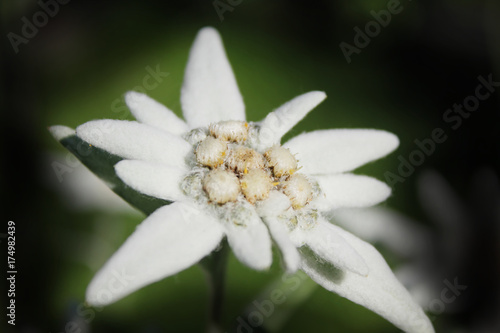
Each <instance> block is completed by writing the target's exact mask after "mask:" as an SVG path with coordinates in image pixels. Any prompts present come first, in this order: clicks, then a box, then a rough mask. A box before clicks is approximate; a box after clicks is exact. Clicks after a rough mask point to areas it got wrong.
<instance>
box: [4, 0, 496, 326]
mask: <svg viewBox="0 0 500 333" xmlns="http://www.w3.org/2000/svg"><path fill="white" fill-rule="evenodd" d="M389 2H391V1H385V0H371V1H362V0H336V1H314V2H305V1H284V0H281V1H279V0H278V1H260V0H242V1H232V2H231V1H225V0H221V1H215V2H214V1H201V0H200V1H163V2H161V1H130V0H125V1H120V2H114V1H108V2H84V1H77V0H73V1H70V2H68V3H67V4H60V5H59V8H58V12H57V13H56V14H55V15H53V17H50V18H49V19H48V21H47V24H44V25H43V26H42V27H40V28H38V32H37V33H36V34H34V36H33V37H31V38H27V39H26V40H27V41H26V42H23V43H21V44H19V45H17V47H18V52H17V53H16V52H15V51H14V49H15V48H14V47H13V46H12V43H11V39H9V37H8V36H9V33H15V34H17V35H22V29H23V24H24V22H23V21H22V18H23V17H26V18H27V19H28V20H29V21H32V18H33V15H36V13H38V12H40V11H42V10H43V8H42V5H41V4H40V3H38V2H36V1H29V0H25V1H2V3H1V7H2V11H1V15H2V22H3V23H2V29H3V33H2V34H3V36H4V37H3V44H2V51H1V53H0V54H1V59H2V95H1V102H2V115H3V120H2V122H1V123H2V134H3V145H2V147H1V149H2V155H1V156H2V163H1V169H2V175H3V177H2V186H1V188H2V192H3V193H2V196H3V198H4V200H2V203H3V205H4V206H3V209H2V216H3V221H8V220H14V221H16V223H17V237H16V239H17V244H16V247H17V252H16V258H17V261H18V267H19V268H18V270H19V272H20V273H19V275H18V285H17V289H18V293H17V297H16V302H17V305H18V307H17V325H16V327H15V330H14V331H16V332H65V331H66V332H73V329H74V328H71V327H69V328H68V327H67V323H68V322H71V321H74V322H76V323H78V329H81V332H167V331H169V332H199V331H203V329H204V325H205V324H204V321H205V318H206V309H205V307H206V302H207V288H206V284H205V280H204V276H203V274H202V271H201V270H200V268H199V267H197V266H195V267H192V268H190V269H188V270H186V271H184V272H182V273H180V274H178V275H177V276H174V277H170V278H168V279H165V280H163V281H161V282H158V283H156V284H153V285H151V286H148V287H146V288H143V289H141V290H140V291H139V292H136V293H133V294H132V295H130V296H128V297H127V298H125V299H123V300H121V301H119V302H117V303H115V304H113V305H111V306H108V307H106V308H105V309H103V310H96V309H91V308H88V307H86V306H85V305H84V303H83V301H84V293H85V288H86V286H87V284H88V282H89V281H90V279H91V278H92V276H93V274H94V273H95V272H96V270H97V269H99V268H100V267H101V265H102V264H104V262H105V261H106V260H107V258H109V256H110V255H111V254H112V253H113V252H114V251H115V250H116V249H117V248H118V247H119V246H120V244H122V242H123V241H124V240H125V239H126V238H127V236H128V235H130V233H131V232H132V231H133V230H134V228H135V226H136V225H137V224H138V223H140V222H141V221H142V219H143V216H142V215H140V214H139V213H130V211H121V210H120V209H106V207H97V206H95V207H93V206H92V205H89V206H86V207H80V208H79V209H76V208H75V206H74V205H72V204H69V203H68V196H70V195H69V194H68V193H66V192H61V187H63V186H64V184H66V182H69V181H70V180H69V179H70V178H71V177H72V176H73V173H72V171H69V172H67V173H64V174H63V175H62V179H63V180H62V183H60V182H59V181H58V179H57V176H56V174H55V171H54V170H53V162H54V161H60V162H61V163H63V164H64V165H69V164H70V162H69V161H72V160H71V159H70V157H67V153H66V152H65V151H64V149H63V148H62V146H60V145H59V144H58V143H57V142H56V141H55V140H54V139H53V138H52V137H51V136H50V134H49V132H48V131H47V127H48V126H50V125H55V124H62V125H66V126H70V127H73V128H74V127H76V126H77V125H79V124H82V123H84V122H86V121H88V120H91V119H97V118H113V119H132V118H131V115H130V113H129V112H128V111H127V110H126V108H125V107H124V105H125V104H124V102H123V94H124V93H125V92H126V91H128V90H138V89H139V90H140V89H141V88H144V85H143V79H144V77H145V76H146V75H147V74H148V70H147V68H148V67H150V68H153V69H154V68H156V67H157V66H159V68H160V69H161V71H163V72H168V73H169V75H168V76H167V77H166V78H164V79H163V81H162V82H158V85H157V87H155V88H154V89H150V90H147V91H146V93H147V94H148V95H149V96H151V97H153V98H155V99H156V100H158V101H160V102H162V103H164V104H165V105H167V106H168V107H169V108H171V109H172V110H174V111H175V112H176V113H177V114H178V115H181V108H180V102H179V95H180V87H181V84H182V80H183V71H184V67H185V64H186V61H187V56H188V52H189V48H190V45H191V43H192V41H193V39H194V37H195V35H196V33H197V31H198V30H199V29H200V28H202V27H204V26H207V25H209V26H213V27H215V28H216V29H218V30H219V32H220V33H221V35H222V38H223V41H224V44H225V47H226V51H227V54H228V57H229V60H230V62H231V64H232V67H233V70H234V72H235V74H236V78H237V81H238V84H239V87H240V90H241V92H242V94H243V97H244V101H245V104H246V108H247V119H249V120H251V121H257V120H260V119H262V118H263V117H264V116H265V115H266V114H267V113H268V112H270V111H271V110H273V109H274V108H276V107H278V106H279V105H281V104H282V103H284V102H286V101H288V100H290V99H291V98H293V97H295V96H297V95H299V94H301V93H304V92H307V91H310V90H322V91H325V92H326V93H327V95H328V98H327V100H326V101H325V102H323V103H322V104H321V105H319V106H318V107H317V108H316V109H315V110H314V111H313V112H312V113H311V114H310V115H309V116H308V117H307V118H306V119H305V120H303V121H302V122H301V123H300V124H299V125H298V126H297V127H295V128H294V129H293V130H292V131H291V132H290V133H288V135H287V138H289V137H292V136H294V135H296V134H298V133H301V132H303V131H312V130H316V129H326V128H378V129H385V130H387V131H390V132H393V133H395V134H397V135H398V136H399V138H400V141H401V145H400V147H399V148H398V150H397V151H396V153H393V154H392V155H390V156H389V157H387V158H385V159H383V160H380V161H377V162H376V163H373V164H369V165H367V166H365V167H363V168H361V169H359V170H358V171H357V173H363V174H369V175H372V176H374V177H376V178H378V179H381V180H385V176H384V174H385V173H386V171H391V172H394V173H397V168H398V164H399V163H400V162H399V160H398V156H400V155H401V156H403V157H405V158H408V155H409V154H410V153H411V152H412V151H413V150H414V149H415V148H416V146H415V144H414V143H413V141H414V140H415V139H419V140H421V139H424V138H428V137H429V136H430V133H431V132H432V130H433V129H435V128H437V127H441V128H443V129H445V132H446V133H447V135H448V140H447V141H446V142H445V143H443V144H440V145H438V146H437V148H436V153H435V154H433V155H431V156H429V157H428V158H426V160H425V162H424V163H423V165H421V166H419V167H417V168H416V171H415V173H413V174H412V175H411V176H410V177H408V178H406V180H405V182H404V183H397V184H396V185H395V186H394V188H393V196H392V197H391V198H390V199H389V200H388V202H387V203H385V204H384V205H386V206H390V207H393V208H395V209H397V210H399V211H400V212H403V213H404V214H406V215H408V216H411V217H413V218H415V219H417V220H420V221H422V223H423V224H425V225H427V226H429V227H430V228H433V226H432V224H431V223H430V222H429V221H428V219H427V218H426V216H425V215H424V213H423V211H422V209H421V207H420V205H419V203H418V198H417V194H416V181H417V178H418V175H419V173H420V172H421V171H423V170H425V169H430V168H431V169H435V170H437V171H438V172H439V173H440V174H442V175H443V176H444V177H445V179H446V180H447V181H448V182H449V183H450V184H451V186H452V187H453V188H454V189H455V190H456V192H457V195H458V196H460V197H463V198H466V199H467V197H468V196H470V193H471V192H470V188H469V184H470V181H471V179H472V178H473V176H474V174H475V173H476V172H477V170H479V169H480V168H482V167H488V168H491V169H492V170H494V172H496V174H497V175H498V174H499V173H498V170H499V169H500V140H499V139H500V135H499V133H500V126H499V124H500V122H499V120H500V115H499V102H500V99H499V98H500V93H498V92H495V93H493V94H492V95H491V97H490V98H488V99H487V100H485V101H484V102H481V104H480V106H479V109H478V111H476V112H475V113H472V114H471V116H470V118H468V119H466V120H464V121H463V124H462V126H460V128H458V129H457V130H452V129H450V127H449V124H446V123H445V122H444V121H443V114H444V112H445V111H446V110H447V109H448V108H450V107H452V105H453V104H454V103H462V102H463V100H464V98H465V97H467V96H469V95H472V94H474V89H475V88H476V86H477V85H478V79H477V77H478V76H479V75H482V76H483V77H487V76H488V75H489V74H492V75H493V79H494V80H495V81H500V5H499V3H498V2H497V1H494V0H480V1H472V0H471V1H465V0H462V1H451V0H436V1H431V0H428V1H423V0H422V1H402V2H401V4H400V6H401V8H402V11H401V12H400V13H398V14H394V15H392V18H391V22H390V23H389V24H388V25H387V26H386V27H383V28H381V31H380V33H379V34H378V35H376V36H375V37H373V38H371V41H370V42H369V44H368V45H367V46H366V47H364V48H360V52H359V54H357V53H354V54H352V55H351V58H352V59H351V60H352V61H351V62H350V63H348V62H347V61H346V58H345V57H344V54H343V53H342V50H341V48H340V47H339V44H340V43H342V42H346V43H349V44H354V37H355V34H356V32H355V31H354V30H353V29H354V28H355V27H360V28H361V29H364V27H365V24H366V23H368V22H370V21H372V20H374V18H373V16H372V14H371V13H370V12H371V11H375V12H379V11H380V10H383V9H387V5H388V3H389ZM42 3H46V1H45V2H42ZM221 3H222V5H221ZM224 6H225V7H224ZM217 8H218V9H217ZM224 8H226V9H227V10H226V11H224ZM218 11H219V13H218ZM221 11H224V12H223V13H222V14H221V13H220V12H221ZM221 15H222V18H223V20H221ZM10 36H11V37H12V35H10ZM57 154H59V155H60V157H57V158H62V160H60V159H56V155H57ZM84 190H85V189H84V188H83V187H82V191H84ZM89 193H90V192H89ZM83 195H85V194H83ZM88 195H91V194H88ZM476 199H477V198H476ZM478 219H481V220H480V221H479V220H477V221H476V220H474V219H473V220H472V221H473V223H472V224H471V227H472V228H473V231H474V235H475V239H474V242H473V246H471V248H470V251H468V256H467V258H464V267H463V271H462V272H460V274H461V275H459V276H460V277H461V279H462V280H465V281H466V283H467V284H468V286H470V288H469V290H468V294H467V295H466V296H464V297H463V299H462V300H461V303H462V304H461V306H460V307H459V309H458V310H457V311H455V312H454V313H443V314H439V315H436V316H432V319H433V323H434V324H435V326H436V328H438V329H442V330H443V331H452V330H455V331H457V332H458V331H460V332H468V331H471V332H472V331H474V329H473V327H476V326H477V324H478V323H477V320H479V321H480V320H481V318H482V317H487V316H488V314H489V312H490V311H491V310H492V309H493V311H497V310H494V309H500V307H498V298H497V297H495V295H498V294H500V292H499V288H498V286H497V284H498V281H499V279H498V277H499V276H500V275H499V274H498V273H499V269H500V258H499V255H498V254H499V253H500V249H499V248H498V247H497V246H498V245H497V244H498V243H497V240H498V238H495V237H498V235H500V233H499V232H498V230H499V229H498V228H499V227H498V224H494V222H491V221H490V220H487V218H484V219H483V217H478ZM492 221H493V220H492ZM497 221H498V220H497ZM3 230H6V227H5V228H4V229H2V230H0V232H4V231H3ZM4 245H5V242H2V250H4ZM382 250H383V249H382ZM388 258H389V259H390V254H388ZM274 262H275V264H274V265H273V267H272V269H271V270H270V271H269V272H264V273H262V272H255V271H252V270H250V269H249V268H247V267H245V266H243V265H242V264H240V263H239V262H238V261H237V260H236V259H235V258H234V257H231V259H230V263H229V269H228V272H227V295H226V304H225V315H224V318H225V320H224V321H225V323H226V326H227V327H228V331H230V328H231V327H234V326H235V325H237V324H238V322H237V321H235V318H237V317H238V316H239V315H241V313H242V311H243V310H244V308H245V307H246V305H248V304H249V303H252V301H253V300H254V299H255V297H256V295H257V294H258V293H260V292H261V291H262V290H263V289H264V288H265V287H266V286H268V285H269V284H270V283H272V282H273V281H274V280H275V279H277V278H278V279H279V278H280V276H281V270H280V265H279V259H278V258H277V257H276V258H275V260H274ZM390 264H393V262H392V261H391V260H390ZM3 265H4V264H2V267H3ZM2 271H5V270H4V269H3V270H2ZM451 278H452V277H451ZM4 281H5V280H4ZM288 287H290V285H288ZM5 294H6V293H4V292H2V296H3V297H5V296H4V295H5ZM302 298H303V299H302ZM294 300H295V301H296V304H293V301H294ZM5 304H6V303H5ZM2 306H4V305H2ZM290 307H291V308H292V310H293V311H292V312H289V313H288V312H286V311H285V312H284V313H285V314H288V315H290V317H289V320H288V321H287V323H286V324H285V325H284V326H283V327H282V328H281V331H283V332H331V331H335V332H397V331H398V330H397V329H396V328H394V327H393V326H392V325H391V324H390V323H388V322H386V321H385V320H384V319H382V318H380V317H379V316H377V315H375V314H373V313H371V312H370V311H368V310H366V309H364V308H362V307H361V306H358V305H355V304H353V303H351V302H349V301H347V300H344V299H342V298H340V297H338V296H336V295H333V294H331V293H329V292H327V291H325V290H323V289H322V288H320V287H318V288H314V286H311V283H310V282H308V281H305V282H304V283H303V284H302V286H301V288H300V289H298V290H297V291H294V292H292V293H291V295H290ZM478 318H479V319H478ZM2 321H3V320H2ZM484 322H487V320H484ZM8 329H10V330H12V327H8ZM254 331H255V332H257V330H256V329H255V330H254ZM493 331H494V330H492V332H493ZM75 332H77V331H75ZM241 332H245V331H244V330H243V331H241ZM485 332H487V331H485Z"/></svg>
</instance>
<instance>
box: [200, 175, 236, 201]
mask: <svg viewBox="0 0 500 333" xmlns="http://www.w3.org/2000/svg"><path fill="white" fill-rule="evenodd" d="M203 190H205V192H206V193H207V195H208V198H209V199H210V201H213V202H216V203H218V204H225V203H226V202H229V201H236V199H237V198H238V194H240V191H241V190H240V181H239V180H238V177H236V175H235V174H234V173H233V172H230V171H227V170H221V169H216V170H212V171H210V172H209V173H208V174H207V175H206V176H205V178H203Z"/></svg>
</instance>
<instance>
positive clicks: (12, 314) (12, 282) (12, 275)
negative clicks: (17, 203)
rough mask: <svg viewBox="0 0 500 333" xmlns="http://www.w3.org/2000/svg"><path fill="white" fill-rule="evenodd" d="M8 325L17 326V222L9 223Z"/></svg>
mask: <svg viewBox="0 0 500 333" xmlns="http://www.w3.org/2000/svg"><path fill="white" fill-rule="evenodd" d="M7 236H8V237H7V272H6V273H7V288H8V290H7V298H8V300H9V301H8V303H7V304H8V306H7V317H8V320H7V323H9V324H10V325H13V326H15V325H16V275H17V264H16V222H14V221H8V222H7Z"/></svg>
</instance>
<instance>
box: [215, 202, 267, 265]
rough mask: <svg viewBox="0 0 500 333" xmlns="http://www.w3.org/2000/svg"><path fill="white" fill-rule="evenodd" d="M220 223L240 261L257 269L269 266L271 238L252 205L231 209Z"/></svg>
mask: <svg viewBox="0 0 500 333" xmlns="http://www.w3.org/2000/svg"><path fill="white" fill-rule="evenodd" d="M222 225H223V226H224V229H225V231H226V235H227V240H228V242H229V245H230V246H231V248H232V249H233V252H234V254H235V256H236V257H237V258H238V259H239V260H240V261H241V262H242V263H244V264H245V265H247V266H248V267H251V268H253V269H257V270H264V269H267V268H269V267H270V266H271V263H272V252H271V238H270V237H269V233H268V231H267V228H266V226H265V225H264V223H263V222H262V221H261V219H260V217H259V216H258V215H257V212H256V211H255V209H254V208H253V207H252V206H239V207H235V208H233V209H231V210H230V211H229V212H228V216H227V217H226V219H225V221H223V223H222Z"/></svg>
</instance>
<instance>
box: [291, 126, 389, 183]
mask: <svg viewBox="0 0 500 333" xmlns="http://www.w3.org/2000/svg"><path fill="white" fill-rule="evenodd" d="M398 145H399V140H398V138H397V137H396V136H395V135H394V134H392V133H389V132H385V131H379V130H372V129H338V130H322V131H314V132H311V133H305V134H301V135H299V136H296V137H294V138H293V139H291V140H290V141H288V142H287V143H286V144H284V146H285V147H286V148H289V149H290V151H291V152H292V153H293V154H297V159H298V160H299V165H302V167H303V169H302V172H304V173H308V174H325V173H339V172H345V171H350V170H354V169H356V168H357V167H359V166H361V165H363V164H366V163H368V162H370V161H373V160H376V159H379V158H381V157H383V156H385V155H387V154H389V153H390V152H392V151H393V150H394V149H396V147H397V146H398Z"/></svg>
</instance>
